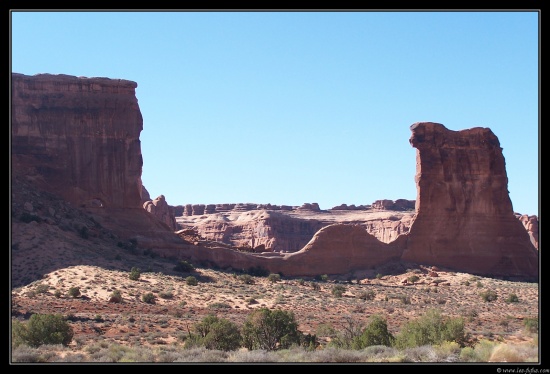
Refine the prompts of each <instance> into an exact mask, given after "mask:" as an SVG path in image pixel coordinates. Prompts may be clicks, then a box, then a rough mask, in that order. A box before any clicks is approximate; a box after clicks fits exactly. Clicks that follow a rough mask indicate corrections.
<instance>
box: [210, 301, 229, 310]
mask: <svg viewBox="0 0 550 374" xmlns="http://www.w3.org/2000/svg"><path fill="white" fill-rule="evenodd" d="M208 308H209V309H231V305H229V304H227V303H220V302H215V303H212V304H209V305H208Z"/></svg>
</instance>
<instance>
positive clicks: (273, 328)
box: [242, 308, 302, 351]
mask: <svg viewBox="0 0 550 374" xmlns="http://www.w3.org/2000/svg"><path fill="white" fill-rule="evenodd" d="M242 337H243V345H244V346H245V347H246V348H248V349H249V350H253V349H265V350H267V351H274V350H277V349H286V348H289V347H291V346H292V345H293V344H295V345H300V343H301V341H302V334H301V332H300V331H299V330H298V323H297V322H296V320H295V318H294V313H293V312H290V311H284V310H280V309H277V310H270V309H268V308H260V309H256V310H254V311H253V312H252V313H250V314H249V315H248V316H247V318H246V321H245V323H244V325H243V329H242Z"/></svg>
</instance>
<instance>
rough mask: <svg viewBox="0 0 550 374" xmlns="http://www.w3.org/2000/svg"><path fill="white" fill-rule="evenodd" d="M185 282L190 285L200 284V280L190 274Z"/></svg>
mask: <svg viewBox="0 0 550 374" xmlns="http://www.w3.org/2000/svg"><path fill="white" fill-rule="evenodd" d="M185 284H187V285H188V286H196V285H197V284H199V281H198V280H197V278H195V277H194V276H192V275H190V276H188V277H187V278H185Z"/></svg>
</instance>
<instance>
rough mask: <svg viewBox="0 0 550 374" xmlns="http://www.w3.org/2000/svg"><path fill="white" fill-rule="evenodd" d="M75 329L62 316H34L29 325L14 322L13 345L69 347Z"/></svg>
mask: <svg viewBox="0 0 550 374" xmlns="http://www.w3.org/2000/svg"><path fill="white" fill-rule="evenodd" d="M73 335H74V332H73V329H72V327H71V326H70V325H69V323H68V322H67V321H66V320H65V319H64V318H63V316H62V315H60V314H33V315H32V316H31V318H30V319H29V321H28V322H27V323H22V322H19V321H14V322H13V324H12V344H13V345H14V346H18V345H20V344H26V345H28V346H30V347H38V346H40V345H42V344H63V345H64V346H67V345H69V343H70V342H71V340H72V339H73Z"/></svg>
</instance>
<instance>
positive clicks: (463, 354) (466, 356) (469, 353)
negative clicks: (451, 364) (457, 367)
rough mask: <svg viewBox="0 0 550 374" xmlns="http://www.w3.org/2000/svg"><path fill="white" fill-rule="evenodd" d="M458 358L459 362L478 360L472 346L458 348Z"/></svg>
mask: <svg viewBox="0 0 550 374" xmlns="http://www.w3.org/2000/svg"><path fill="white" fill-rule="evenodd" d="M459 360H460V361H461V362H478V361H479V358H478V357H477V354H476V351H475V350H474V349H473V348H472V347H464V348H462V349H461V350H460V355H459Z"/></svg>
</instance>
